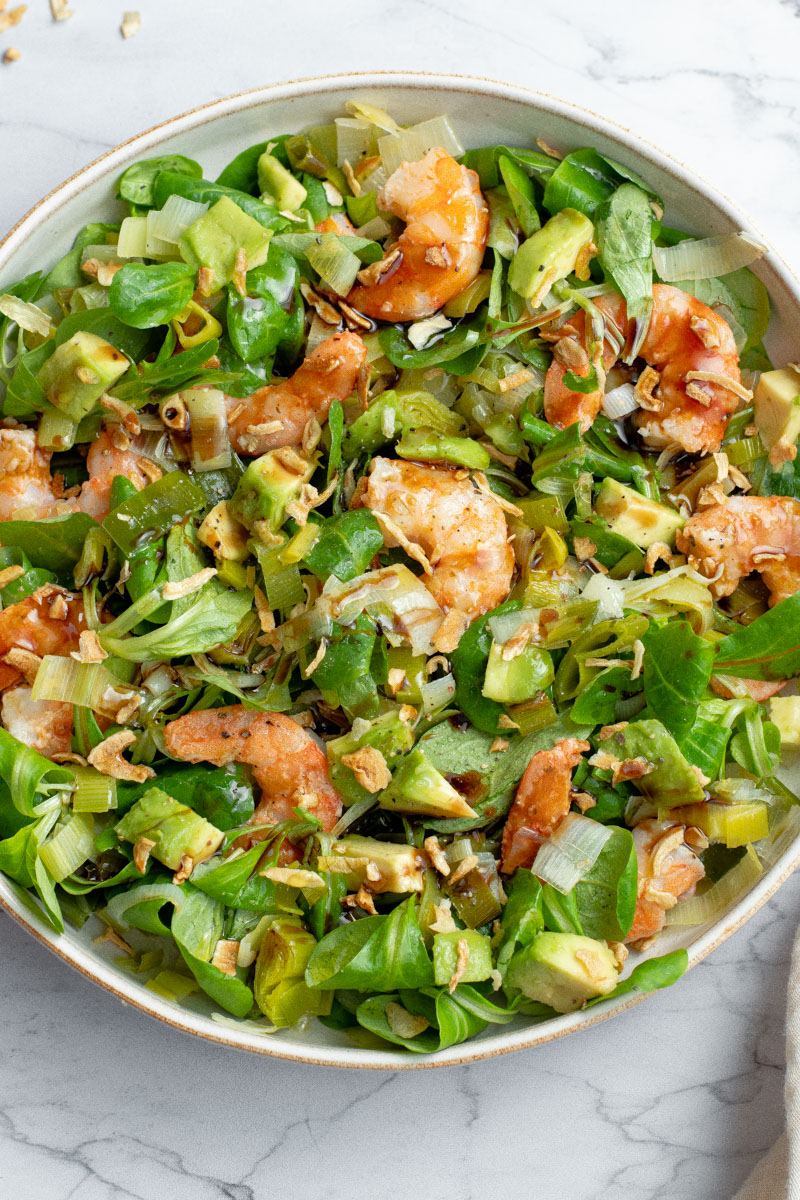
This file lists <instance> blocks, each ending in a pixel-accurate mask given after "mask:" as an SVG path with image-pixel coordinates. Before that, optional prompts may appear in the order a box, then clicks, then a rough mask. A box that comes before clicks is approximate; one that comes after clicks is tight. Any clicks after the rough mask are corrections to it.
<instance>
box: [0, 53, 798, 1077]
mask: <svg viewBox="0 0 800 1200" xmlns="http://www.w3.org/2000/svg"><path fill="white" fill-rule="evenodd" d="M354 97H355V98H358V99H362V100H367V101H369V102H370V103H372V104H376V105H379V106H381V107H384V108H387V109H388V110H389V111H390V112H391V113H392V114H393V116H395V117H396V118H397V119H398V120H399V121H401V122H403V123H413V122H416V121H420V120H422V119H424V118H426V117H431V116H434V115H436V114H438V113H447V114H448V115H449V117H450V118H451V120H452V123H453V125H454V127H455V129H456V131H457V132H458V134H459V135H460V137H461V139H462V141H463V142H464V144H465V145H467V146H481V145H493V144H495V143H505V144H510V145H520V146H527V145H532V144H533V143H534V140H535V138H536V137H542V138H544V140H545V141H546V142H548V143H549V144H551V145H553V146H557V147H559V148H561V149H563V150H570V149H575V148H577V147H579V146H587V145H588V146H593V147H595V148H596V149H597V150H600V151H601V152H603V153H606V154H609V155H611V156H612V157H613V158H616V159H618V160H620V161H621V162H623V163H625V164H626V165H627V166H629V167H632V168H633V169H634V170H635V171H638V172H640V173H641V174H642V175H644V176H645V178H646V179H647V180H648V182H649V183H650V184H652V186H653V187H654V188H655V189H656V191H658V192H659V193H660V194H661V196H662V197H663V198H664V201H665V204H666V213H667V219H668V221H669V223H670V224H671V225H674V226H677V227H679V228H682V229H686V230H688V231H689V232H692V233H698V234H703V235H709V234H717V233H726V232H728V231H730V230H736V229H749V230H750V231H751V232H755V233H757V231H755V230H753V228H752V225H751V223H750V221H749V220H748V218H747V217H746V216H745V215H744V214H743V213H741V212H740V211H739V210H738V209H736V208H735V207H734V205H733V204H731V202H730V201H729V200H728V199H727V198H726V197H724V196H722V195H720V193H719V192H717V191H716V190H715V189H714V188H713V187H711V186H710V185H709V184H707V183H704V182H702V181H701V180H699V179H698V178H697V177H696V176H695V175H693V174H692V172H690V171H689V170H688V169H687V168H686V167H684V166H682V165H681V164H680V163H678V162H676V161H675V160H674V159H672V158H669V157H668V156H667V155H665V154H664V153H663V152H661V151H660V150H657V149H656V148H655V147H653V146H651V145H650V144H649V143H647V142H644V141H642V140H640V139H639V138H637V137H634V135H633V134H631V133H630V132H628V131H627V130H625V129H623V128H621V127H619V126H617V125H612V124H611V123H609V122H608V121H605V120H603V119H602V118H601V117H598V116H596V115H595V114H594V113H591V112H588V111H587V110H585V109H580V108H577V107H575V106H573V105H571V104H566V103H564V102H563V101H561V100H556V99H554V98H553V97H551V96H546V95H543V94H542V93H539V92H532V91H527V90H525V89H522V88H519V87H511V86H509V85H507V84H503V83H496V82H493V81H491V80H484V79H474V78H469V77H465V76H452V75H451V76H446V75H445V76H442V75H424V74H416V73H414V74H407V73H386V74H375V75H338V76H328V77H325V78H320V79H307V80H300V81H298V82H296V83H287V84H278V85H275V86H272V87H265V88H258V89H256V90H254V91H251V92H245V93H243V94H242V95H239V96H231V97H229V98H228V99H225V100H218V101H215V102H214V103H213V104H207V105H204V106H203V107H202V108H197V109H194V110H193V111H191V112H188V113H185V114H184V115H183V116H180V117H175V118H174V119H173V120H171V121H166V122H165V123H164V124H163V125H158V126H156V127H155V128H154V129H151V130H148V132H146V133H142V134H139V135H138V136H137V137H135V138H132V139H131V140H130V141H128V142H125V143H124V144H123V145H121V146H118V147H117V148H116V149H115V150H111V151H109V152H108V153H107V154H104V155H103V156H102V157H101V158H99V159H97V160H96V161H95V162H93V163H91V164H90V165H89V166H88V167H85V168H84V169H83V170H81V171H79V172H78V173H77V174H76V175H73V176H72V178H71V179H68V180H67V181H66V183H63V184H62V185H61V186H60V187H58V188H56V189H55V191H53V192H51V193H50V195H49V196H46V197H45V199H44V200H42V201H41V202H40V203H39V204H37V205H36V207H35V208H33V209H31V211H30V212H29V213H28V214H27V216H25V217H24V218H23V219H22V220H21V221H20V222H19V224H18V225H16V227H15V228H14V229H13V230H12V231H11V232H10V233H9V234H8V236H7V237H6V238H5V240H4V241H3V242H2V243H0V290H2V285H3V284H5V285H8V284H10V283H11V282H13V281H14V280H15V279H18V278H21V277H22V276H24V275H25V274H27V273H28V272H30V271H33V270H35V269H37V268H38V267H41V266H43V265H44V266H46V265H49V264H52V263H53V262H55V261H56V259H57V258H59V256H60V255H62V254H63V253H65V252H66V250H68V249H69V246H70V245H71V243H72V240H73V238H74V236H75V233H76V232H77V230H78V229H80V228H81V226H83V225H85V224H86V223H87V222H89V221H93V220H97V221H100V220H108V219H109V214H110V213H114V212H116V211H117V209H118V205H119V202H118V201H116V200H115V188H114V184H115V180H116V179H117V177H118V176H119V174H120V172H121V171H123V170H124V169H125V168H126V167H127V166H128V165H129V164H130V163H132V162H133V161H134V160H135V159H138V158H146V157H150V156H154V155H157V154H159V155H160V154H167V153H181V154H186V155H189V156H190V157H192V158H196V159H198V160H199V161H200V162H201V163H202V164H203V166H204V168H205V171H206V175H207V176H208V177H209V178H212V179H213V178H214V176H215V175H216V174H218V172H219V171H220V170H221V169H222V167H223V166H224V164H225V163H226V162H227V161H229V159H231V158H233V156H234V155H235V154H237V153H238V152H239V151H240V150H243V149H244V148H245V147H247V146H249V145H252V144H253V143H254V142H258V141H263V140H264V139H265V138H269V137H270V136H273V135H277V134H281V133H286V132H291V131H294V130H298V129H301V128H303V126H305V125H310V124H319V123H321V122H325V121H330V120H332V119H333V118H334V117H335V116H337V115H340V114H341V112H342V110H343V106H344V103H345V101H346V100H348V99H351V98H354ZM120 215H122V213H120ZM758 236H759V238H760V239H761V240H762V241H763V237H762V235H760V234H758ZM756 271H757V273H758V274H759V275H760V276H761V278H762V279H763V280H764V282H765V284H766V285H767V287H768V289H769V292H770V295H771V298H772V304H773V320H772V324H771V326H770V331H769V334H768V336H767V339H766V340H767V346H768V349H769V350H770V352H771V355H772V357H773V359H774V360H775V361H777V362H784V361H787V360H791V359H794V358H796V357H797V345H796V341H794V342H793V341H792V335H791V334H792V329H795V330H796V329H797V328H798V326H799V325H800V285H798V281H797V280H796V279H795V277H794V276H793V275H792V274H791V273H790V272H789V270H788V269H787V268H786V266H785V265H784V264H783V263H782V262H781V260H780V259H779V258H778V257H777V256H776V255H775V254H774V253H771V254H770V255H769V256H768V257H767V258H766V259H763V260H762V261H761V262H760V263H758V264H757V266H756ZM798 859H800V838H799V839H796V840H795V842H794V843H793V844H792V845H791V846H790V847H789V848H788V849H787V850H786V851H785V852H784V854H783V855H782V857H781V858H780V859H779V860H778V861H777V862H776V863H775V864H774V866H773V867H772V868H771V869H770V870H768V871H766V872H765V874H764V875H763V876H762V877H761V879H760V880H759V882H758V883H757V884H756V885H755V886H754V887H753V888H752V889H751V890H750V891H749V892H748V893H747V894H746V895H745V896H744V897H743V898H742V899H741V900H739V901H738V902H737V903H735V904H733V905H732V906H731V907H730V909H729V910H728V911H727V912H725V913H724V914H723V915H722V916H720V918H719V919H718V920H716V921H714V922H713V923H709V924H708V925H706V926H701V927H695V928H691V929H674V928H673V929H671V930H669V931H668V932H667V933H665V934H664V935H662V937H660V938H659V939H658V943H657V946H656V947H655V948H654V950H653V951H652V952H651V953H656V954H659V953H664V952H665V951H667V950H671V949H675V948H676V947H678V946H685V947H686V948H687V950H688V952H689V964H690V966H693V965H694V964H695V963H697V962H699V961H700V959H702V958H704V957H705V955H706V954H708V953H709V952H710V951H711V950H713V949H714V947H715V946H717V945H719V944H720V942H722V941H724V940H725V938H727V937H729V936H730V935H731V934H732V933H734V932H735V931H736V930H737V929H738V928H739V926H740V925H743V924H744V922H745V921H747V920H748V919H749V918H750V917H751V916H752V915H753V913H755V912H756V911H757V910H758V909H759V908H760V907H761V905H762V904H764V903H765V902H766V901H767V900H768V899H769V898H770V896H772V895H773V893H774V892H775V891H776V890H777V889H778V888H779V887H780V885H781V884H782V883H783V882H784V881H785V880H786V879H787V878H788V876H789V875H790V874H791V872H792V871H793V869H794V867H795V866H796V865H797V862H798ZM0 903H2V905H3V907H4V908H5V909H6V910H7V911H8V912H9V913H10V914H11V915H12V916H13V917H15V918H16V920H18V921H19V922H20V924H22V925H24V926H25V928H26V929H28V930H29V931H30V932H31V933H32V934H33V935H34V936H35V937H37V938H38V939H39V940H40V941H41V942H42V943H44V945H46V946H48V947H49V948H50V949H51V950H53V951H54V952H55V953H56V954H58V955H59V956H60V957H61V958H62V959H64V960H65V961H66V962H68V963H71V965H72V966H74V967H75V968H77V970H79V971H81V972H82V974H84V975H86V976H87V978H89V979H92V980H94V981H95V982H96V983H99V984H100V985H101V986H102V987H104V988H106V989H107V990H108V991H110V992H112V993H113V994H114V995H115V996H117V997H119V999H120V1000H122V1001H124V1002H127V1003H129V1004H133V1005H135V1006H136V1007H137V1008H140V1009H142V1010H143V1011H144V1012H147V1013H150V1014H151V1015H152V1016H155V1017H159V1018H160V1019H161V1020H163V1021H166V1022H168V1023H169V1024H170V1025H173V1026H174V1027H175V1028H176V1029H181V1030H184V1031H186V1032H187V1033H193V1034H196V1035H197V1036H199V1037H203V1038H208V1039H209V1040H211V1041H215V1042H219V1043H221V1044H223V1045H226V1046H231V1047H236V1048H237V1049H241V1050H253V1051H255V1052H256V1053H259V1054H268V1055H275V1056H277V1057H281V1058H290V1059H296V1060H297V1061H299V1062H306V1063H316V1064H319V1065H326V1066H339V1067H374V1068H388V1067H391V1068H406V1069H419V1068H421V1067H433V1066H446V1065H449V1064H454V1063H464V1062H472V1061H474V1060H476V1059H481V1058H487V1057H489V1056H492V1055H496V1054H504V1053H508V1052H509V1051H511V1050H518V1049H521V1048H523V1047H527V1046H535V1045H538V1044H539V1043H541V1042H547V1041H550V1040H551V1039H553V1038H556V1037H563V1036H564V1035H565V1034H567V1033H572V1032H573V1031H574V1030H577V1029H583V1028H585V1027H586V1026H588V1025H594V1024H596V1023H597V1022H598V1021H602V1020H604V1019H605V1018H606V1017H610V1016H613V1015H614V1014H615V1013H619V1012H621V1011H622V1010H623V1009H626V1008H630V1007H631V1005H632V1004H636V1003H638V1001H639V1000H641V999H642V998H643V997H641V996H633V997H631V996H625V997H622V998H620V999H619V1000H612V1001H608V1002H606V1003H603V1004H600V1005H597V1006H596V1007H594V1008H591V1009H589V1010H587V1011H586V1012H585V1013H581V1012H577V1013H572V1014H568V1015H565V1016H560V1017H557V1018H555V1019H554V1020H552V1021H548V1022H547V1023H546V1024H543V1025H531V1024H527V1023H526V1022H525V1021H524V1020H523V1019H519V1020H518V1021H516V1022H514V1023H513V1024H512V1025H509V1026H505V1027H503V1028H502V1029H501V1031H500V1032H496V1031H494V1032H493V1030H496V1027H491V1028H490V1029H489V1030H487V1032H486V1033H485V1034H484V1035H483V1036H481V1037H479V1038H476V1039H474V1040H472V1041H470V1042H467V1043H466V1044H464V1045H461V1046H455V1047H453V1048H451V1049H449V1050H445V1051H442V1052H441V1053H440V1054H436V1055H432V1056H429V1057H416V1056H412V1055H406V1054H404V1053H402V1052H398V1051H378V1050H373V1049H364V1048H363V1047H361V1046H359V1045H358V1044H357V1043H356V1042H355V1041H354V1040H352V1039H351V1038H349V1037H348V1035H347V1034H345V1033H337V1032H335V1031H333V1030H328V1029H326V1028H324V1027H323V1026H322V1025H320V1024H319V1023H317V1022H312V1024H311V1027H310V1028H309V1029H308V1030H306V1031H305V1032H303V1033H302V1034H298V1033H297V1032H295V1031H292V1030H286V1031H283V1032H280V1033H277V1034H273V1035H263V1034H259V1033H256V1032H253V1026H250V1027H248V1026H240V1027H238V1028H235V1027H234V1025H235V1023H225V1024H220V1023H218V1022H217V1021H215V1020H213V1019H212V1017H211V1013H212V1010H213V1006H212V1005H211V1003H210V1002H206V1000H205V998H204V997H203V998H197V997H191V998H190V1000H189V1001H188V1002H187V1003H186V1005H185V1006H178V1005H177V1004H173V1003H170V1002H168V1001H166V1000H163V999H161V998H160V997H158V996H156V995H155V994H154V993H153V992H150V991H148V990H147V989H146V988H144V987H143V986H142V984H141V983H139V982H137V980H136V978H135V977H131V976H130V975H129V974H126V973H125V972H124V971H120V970H119V969H118V968H117V967H116V966H115V965H114V962H113V957H114V953H115V951H114V949H113V947H109V946H108V945H106V946H105V947H98V946H95V945H94V944H93V941H92V938H93V936H95V935H96V934H97V932H98V928H97V923H96V922H95V921H94V920H92V921H90V922H89V923H88V924H87V925H86V926H84V928H83V929H81V930H73V929H68V930H67V932H66V933H64V934H62V935H61V936H58V935H56V934H54V933H53V932H52V931H51V930H50V929H49V928H48V926H47V925H46V924H45V922H44V921H43V920H41V919H40V918H38V917H37V916H36V915H35V914H34V913H32V912H31V909H30V907H29V906H28V905H26V904H24V903H23V902H21V900H20V899H19V896H18V894H17V892H15V891H14V890H13V889H12V888H11V887H9V885H8V883H7V882H6V881H5V880H3V879H2V878H0ZM676 986H678V987H680V983H678V984H677V985H676ZM64 1017H65V1020H66V1021H68V1020H69V1014H68V1013H65V1014H64ZM124 1021H125V1015H124V1013H122V1012H120V1023H124Z"/></svg>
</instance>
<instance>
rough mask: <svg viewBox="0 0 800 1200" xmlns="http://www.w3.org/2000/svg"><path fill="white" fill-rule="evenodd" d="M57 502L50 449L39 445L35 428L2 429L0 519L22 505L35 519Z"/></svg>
mask: <svg viewBox="0 0 800 1200" xmlns="http://www.w3.org/2000/svg"><path fill="white" fill-rule="evenodd" d="M55 503H56V495H55V492H54V491H53V480H52V479H51V477H50V452H49V451H47V450H42V449H41V448H40V447H39V445H38V444H37V441H36V431H35V430H33V429H0V521H9V520H10V519H11V518H12V517H13V515H14V513H15V512H16V511H17V509H20V508H22V509H29V510H30V511H31V512H32V514H33V518H34V519H35V518H36V517H39V516H46V515H47V513H48V512H49V511H50V510H51V509H52V507H53V506H54V504H55Z"/></svg>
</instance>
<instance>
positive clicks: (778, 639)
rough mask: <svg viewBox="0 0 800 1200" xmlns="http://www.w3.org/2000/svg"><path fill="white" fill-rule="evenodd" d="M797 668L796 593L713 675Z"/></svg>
mask: <svg viewBox="0 0 800 1200" xmlns="http://www.w3.org/2000/svg"><path fill="white" fill-rule="evenodd" d="M29 557H30V556H29ZM798 671H800V592H798V593H796V594H795V595H794V596H789V597H788V598H787V599H786V600H781V602H780V603H779V604H776V605H775V607H774V608H771V609H769V610H768V611H767V612H765V613H763V614H762V616H760V617H756V619H755V621H753V622H752V624H750V625H746V626H745V627H744V628H742V629H740V630H738V631H737V632H736V633H731V634H728V636H727V637H724V638H723V639H722V641H720V642H718V643H717V659H716V662H715V663H714V672H715V674H721V675H737V676H739V678H741V679H789V678H790V677H791V676H792V675H796V674H797V673H798Z"/></svg>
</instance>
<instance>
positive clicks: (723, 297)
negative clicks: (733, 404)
mask: <svg viewBox="0 0 800 1200" xmlns="http://www.w3.org/2000/svg"><path fill="white" fill-rule="evenodd" d="M678 286H679V287H680V288H681V290H682V291H684V292H691V294H692V295H693V296H696V297H697V299H698V300H702V302H703V304H707V305H708V306H709V308H714V309H716V308H718V307H719V306H721V305H722V306H724V307H725V308H726V309H727V310H728V312H726V313H723V314H722V315H724V316H725V317H726V319H728V320H730V323H731V325H732V328H733V333H734V337H735V338H736V347H737V349H738V351H739V353H740V354H745V353H746V352H747V351H749V350H751V349H753V348H754V347H755V346H757V345H758V344H759V343H760V342H761V340H762V338H763V337H764V334H765V333H766V332H767V326H768V325H769V309H770V303H769V292H768V291H767V289H766V288H765V286H764V284H763V283H762V282H761V280H760V279H759V278H758V276H757V275H754V274H753V272H752V271H749V270H748V269H747V267H741V268H740V269H739V270H738V271H732V272H731V274H730V275H726V276H725V277H724V278H723V279H683V280H681V282H680V284H679V285H678Z"/></svg>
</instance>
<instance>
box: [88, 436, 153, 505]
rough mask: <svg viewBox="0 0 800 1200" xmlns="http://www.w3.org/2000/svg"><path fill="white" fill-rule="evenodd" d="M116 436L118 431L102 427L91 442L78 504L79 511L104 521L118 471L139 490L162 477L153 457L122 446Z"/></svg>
mask: <svg viewBox="0 0 800 1200" xmlns="http://www.w3.org/2000/svg"><path fill="white" fill-rule="evenodd" d="M124 436H125V435H123V438H124ZM115 438H117V439H118V438H119V431H115V430H110V429H103V430H101V432H100V433H99V435H98V436H97V438H96V439H95V441H94V442H92V445H91V447H90V448H89V454H88V456H87V458H86V469H87V471H88V472H89V478H88V479H87V481H86V483H84V484H83V486H82V488H81V491H80V495H79V497H78V499H77V508H78V509H79V511H80V512H85V513H88V514H89V516H90V517H94V518H95V520H96V521H102V520H104V519H105V518H106V517H107V516H108V509H109V502H110V496H111V484H112V483H113V481H114V477H115V476H116V475H124V476H125V478H126V479H129V480H130V481H131V483H132V484H134V486H135V487H136V489H137V491H141V490H142V488H143V487H146V486H147V484H148V483H153V482H154V481H155V480H156V479H160V478H161V469H160V467H158V466H157V465H156V464H155V463H154V462H152V460H151V459H149V458H145V457H144V455H142V454H137V453H136V452H135V451H134V450H131V449H130V447H128V448H127V449H120V447H118V446H117V445H116V442H115Z"/></svg>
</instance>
